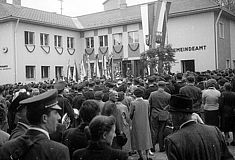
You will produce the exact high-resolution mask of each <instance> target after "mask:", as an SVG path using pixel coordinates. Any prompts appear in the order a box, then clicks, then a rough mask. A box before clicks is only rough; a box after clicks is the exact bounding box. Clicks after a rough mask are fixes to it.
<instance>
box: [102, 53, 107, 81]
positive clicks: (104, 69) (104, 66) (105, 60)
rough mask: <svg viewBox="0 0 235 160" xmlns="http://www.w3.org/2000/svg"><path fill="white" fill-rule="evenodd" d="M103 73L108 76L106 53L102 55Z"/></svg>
mask: <svg viewBox="0 0 235 160" xmlns="http://www.w3.org/2000/svg"><path fill="white" fill-rule="evenodd" d="M102 66H103V67H102V69H103V70H102V71H103V72H102V73H103V76H105V77H106V78H107V59H106V55H105V54H103V55H102Z"/></svg>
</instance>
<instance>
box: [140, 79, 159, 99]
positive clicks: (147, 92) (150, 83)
mask: <svg viewBox="0 0 235 160" xmlns="http://www.w3.org/2000/svg"><path fill="white" fill-rule="evenodd" d="M155 83H156V77H155V76H151V77H149V78H148V85H147V86H146V89H145V93H144V97H143V98H144V99H148V98H149V96H150V94H151V93H152V92H154V91H156V90H157V89H158V88H157V86H156V84H155Z"/></svg>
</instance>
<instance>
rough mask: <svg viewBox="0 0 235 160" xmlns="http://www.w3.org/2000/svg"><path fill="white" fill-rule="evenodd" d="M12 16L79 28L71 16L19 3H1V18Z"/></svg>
mask: <svg viewBox="0 0 235 160" xmlns="http://www.w3.org/2000/svg"><path fill="white" fill-rule="evenodd" d="M10 17H12V18H20V19H22V20H27V21H32V22H37V23H43V24H46V25H54V26H58V27H65V28H71V29H77V27H76V25H75V24H74V22H73V20H72V18H71V17H69V16H64V15H60V14H56V13H52V12H46V11H41V10H36V9H32V8H27V7H23V6H18V5H12V4H8V3H0V19H4V18H10Z"/></svg>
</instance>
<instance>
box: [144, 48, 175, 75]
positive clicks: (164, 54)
mask: <svg viewBox="0 0 235 160" xmlns="http://www.w3.org/2000/svg"><path fill="white" fill-rule="evenodd" d="M174 57H175V51H174V49H172V47H171V45H166V46H165V47H157V48H152V49H149V50H147V51H145V52H143V53H141V55H140V59H141V61H142V63H143V64H144V66H145V67H147V66H149V67H150V68H152V69H153V72H156V67H158V72H159V73H163V72H170V69H171V65H172V63H174V62H175V59H174Z"/></svg>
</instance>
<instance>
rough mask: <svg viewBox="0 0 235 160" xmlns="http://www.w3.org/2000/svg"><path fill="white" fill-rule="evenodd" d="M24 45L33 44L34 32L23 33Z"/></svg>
mask: <svg viewBox="0 0 235 160" xmlns="http://www.w3.org/2000/svg"><path fill="white" fill-rule="evenodd" d="M24 40H25V44H34V32H29V31H24Z"/></svg>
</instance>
